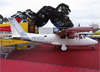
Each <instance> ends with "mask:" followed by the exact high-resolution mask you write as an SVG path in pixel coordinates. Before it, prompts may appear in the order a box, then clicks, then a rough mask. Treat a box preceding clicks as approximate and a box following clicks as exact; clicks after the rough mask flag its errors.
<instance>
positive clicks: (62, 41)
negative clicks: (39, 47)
mask: <svg viewBox="0 0 100 72" xmlns="http://www.w3.org/2000/svg"><path fill="white" fill-rule="evenodd" d="M8 20H9V22H10V27H11V31H12V38H20V39H23V40H28V41H34V42H41V43H46V44H52V45H57V46H61V50H62V51H66V50H67V46H92V48H93V49H95V47H94V45H95V44H97V43H98V42H97V41H95V40H93V39H90V38H88V37H84V36H82V35H79V33H78V32H84V31H90V30H92V29H93V28H91V27H77V28H70V29H66V30H64V31H61V32H59V33H57V34H33V33H25V31H24V30H23V29H22V27H21V26H20V25H19V24H18V22H17V21H16V19H15V18H8Z"/></svg>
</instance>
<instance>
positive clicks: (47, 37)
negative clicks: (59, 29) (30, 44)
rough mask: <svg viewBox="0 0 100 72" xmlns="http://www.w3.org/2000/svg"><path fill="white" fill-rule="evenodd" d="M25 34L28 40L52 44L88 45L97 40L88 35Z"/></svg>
mask: <svg viewBox="0 0 100 72" xmlns="http://www.w3.org/2000/svg"><path fill="white" fill-rule="evenodd" d="M27 36H28V37H29V38H28V39H30V41H34V42H42V43H48V44H53V45H62V44H64V45H67V46H90V45H93V44H96V43H97V41H95V40H93V39H90V38H88V37H85V38H84V37H81V38H79V37H78V38H77V37H74V38H68V37H67V36H66V37H65V38H60V37H59V35H57V34H29V33H27Z"/></svg>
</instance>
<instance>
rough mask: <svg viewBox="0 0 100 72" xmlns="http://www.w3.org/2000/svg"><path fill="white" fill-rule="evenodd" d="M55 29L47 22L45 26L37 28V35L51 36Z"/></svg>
mask: <svg viewBox="0 0 100 72" xmlns="http://www.w3.org/2000/svg"><path fill="white" fill-rule="evenodd" d="M55 28H56V27H55V26H54V25H53V24H52V22H51V21H50V20H49V21H48V22H47V24H45V25H44V26H42V27H39V34H53V33H54V29H55Z"/></svg>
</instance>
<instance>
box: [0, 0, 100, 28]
mask: <svg viewBox="0 0 100 72" xmlns="http://www.w3.org/2000/svg"><path fill="white" fill-rule="evenodd" d="M60 3H65V4H67V5H68V6H69V7H70V9H71V13H70V15H69V17H70V19H71V20H72V22H73V24H74V25H75V26H77V25H78V24H79V23H80V25H81V26H89V24H92V23H94V24H99V27H100V0H0V14H1V15H3V16H4V17H10V16H11V15H13V14H15V13H16V12H17V11H22V12H23V11H25V10H26V9H31V10H32V11H33V12H37V11H39V10H40V9H41V8H42V7H43V6H45V5H47V6H52V7H57V6H58V5H59V4H60Z"/></svg>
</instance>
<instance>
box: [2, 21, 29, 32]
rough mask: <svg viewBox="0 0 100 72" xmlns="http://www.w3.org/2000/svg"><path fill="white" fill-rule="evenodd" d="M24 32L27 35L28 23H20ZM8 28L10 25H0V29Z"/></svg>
mask: <svg viewBox="0 0 100 72" xmlns="http://www.w3.org/2000/svg"><path fill="white" fill-rule="evenodd" d="M20 25H21V27H22V28H23V29H24V31H25V32H27V33H28V22H24V23H20ZM4 26H10V24H0V27H4Z"/></svg>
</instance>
